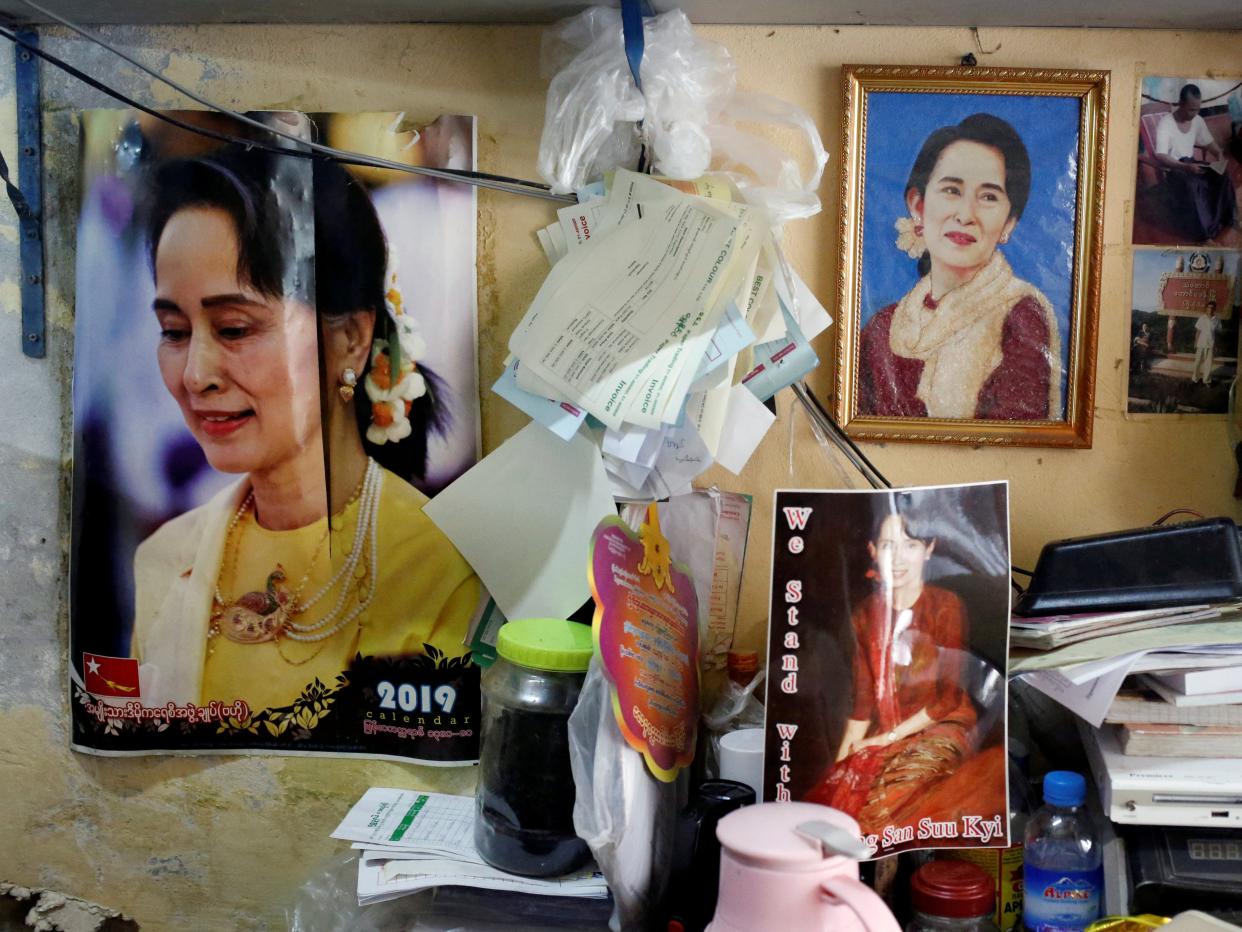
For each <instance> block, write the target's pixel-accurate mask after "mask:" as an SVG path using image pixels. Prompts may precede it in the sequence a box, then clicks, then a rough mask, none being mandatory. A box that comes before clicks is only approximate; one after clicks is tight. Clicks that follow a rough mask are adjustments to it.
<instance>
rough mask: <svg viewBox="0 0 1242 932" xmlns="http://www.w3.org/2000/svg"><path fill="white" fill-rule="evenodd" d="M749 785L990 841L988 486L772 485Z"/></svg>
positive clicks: (993, 636) (999, 559) (991, 545)
mask: <svg viewBox="0 0 1242 932" xmlns="http://www.w3.org/2000/svg"><path fill="white" fill-rule="evenodd" d="M774 540H775V543H774V551H773V600H772V606H771V616H770V619H771V620H770V629H769V631H770V635H769V645H768V649H769V661H768V662H769V670H770V671H771V673H770V675H769V680H768V693H767V739H766V757H765V774H764V776H765V782H764V798H765V799H771V800H790V799H794V800H805V801H809V802H816V803H822V804H824V805H827V806H831V807H833V808H834V809H839V810H841V811H842V812H845V813H846V814H848V815H850V816H851V817H853V818H854V819H856V820H857V821H858V823H859V827H860V830H861V833H862V836H863V838H864V840H866V841H867V842H868V844H869V845H870V846H871V847H872V850H873V852H874V853H875V854H876V855H877V856H881V855H887V854H892V853H895V852H898V851H903V850H907V849H909V848H915V847H963V846H966V847H971V846H997V845H1003V844H1005V839H1006V837H1007V834H1006V833H1007V832H1008V828H1009V817H1008V811H1007V808H1006V787H1007V780H1006V773H1007V770H1006V752H1005V728H1006V722H1005V670H1006V663H1007V649H1008V628H1009V534H1008V494H1007V486H1006V484H1005V483H983V484H978V485H962V486H946V487H937V488H922V489H906V490H899V491H888V490H882V491H875V492H862V491H850V492H842V491H836V492H814V491H780V492H778V493H777V496H776V532H775V538H774Z"/></svg>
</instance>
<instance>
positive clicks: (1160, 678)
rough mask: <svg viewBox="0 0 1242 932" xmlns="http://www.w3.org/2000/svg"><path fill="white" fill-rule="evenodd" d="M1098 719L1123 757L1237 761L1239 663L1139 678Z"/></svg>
mask: <svg viewBox="0 0 1242 932" xmlns="http://www.w3.org/2000/svg"><path fill="white" fill-rule="evenodd" d="M1232 659H1234V660H1238V659H1239V658H1232ZM1104 720H1105V721H1106V722H1109V723H1113V724H1115V725H1117V726H1118V728H1117V730H1118V736H1117V737H1118V740H1119V742H1120V745H1121V750H1122V753H1124V754H1127V755H1134V756H1140V757H1224V758H1242V665H1237V666H1221V667H1206V668H1199V669H1190V670H1177V671H1165V672H1161V673H1149V674H1143V675H1141V676H1139V677H1137V678H1136V679H1135V680H1131V681H1128V682H1127V684H1126V686H1125V687H1123V688H1122V690H1121V691H1119V692H1118V693H1117V696H1116V698H1114V699H1113V702H1112V704H1111V705H1110V706H1109V708H1108V711H1107V712H1106V713H1105V716H1104Z"/></svg>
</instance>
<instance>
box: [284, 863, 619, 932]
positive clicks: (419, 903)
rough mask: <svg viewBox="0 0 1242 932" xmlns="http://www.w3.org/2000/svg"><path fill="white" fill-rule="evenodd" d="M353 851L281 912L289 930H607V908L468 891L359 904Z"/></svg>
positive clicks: (568, 899) (460, 889)
mask: <svg viewBox="0 0 1242 932" xmlns="http://www.w3.org/2000/svg"><path fill="white" fill-rule="evenodd" d="M357 877H358V852H357V851H353V850H347V851H344V852H341V853H340V854H337V855H336V856H334V857H333V858H331V859H330V860H329V861H327V862H326V863H325V864H323V865H322V866H321V867H320V869H319V871H318V873H316V874H315V875H314V876H312V877H311V879H310V880H308V881H307V882H306V883H305V884H303V885H302V887H301V889H299V890H298V892H297V894H296V896H295V897H294V900H293V904H292V905H291V906H290V907H288V908H287V909H286V910H285V917H286V920H287V922H288V925H289V930H290V932H500V930H503V932H549V930H557V929H563V930H566V932H568V930H575V932H582V930H588V929H601V930H602V929H606V928H607V927H608V914H609V910H610V904H609V903H608V901H606V900H590V899H582V898H573V897H564V896H540V895H535V894H522V893H511V892H507V891H503V890H478V889H474V888H472V887H437V888H434V889H431V890H423V891H420V892H418V893H411V894H409V895H408V896H402V897H398V898H397V899H394V900H388V901H386V902H381V903H373V904H371V905H370V906H359V905H358V897H357V894H356V892H355V891H356V890H357Z"/></svg>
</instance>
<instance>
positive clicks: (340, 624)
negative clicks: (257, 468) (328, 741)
mask: <svg viewBox="0 0 1242 932" xmlns="http://www.w3.org/2000/svg"><path fill="white" fill-rule="evenodd" d="M382 488H383V470H381V469H380V467H379V464H378V463H376V462H375V460H373V459H370V458H368V460H367V469H366V473H365V474H364V476H363V480H362V485H361V487H360V489H359V491H358V492H356V493H355V495H354V496H353V497H352V498H351V499H350V502H351V503H352V502H353V501H354V500H355V499H357V500H359V504H358V519H357V523H356V525H355V527H354V540H353V543H352V545H351V546H350V549H349V553H348V554H347V555H346V557H345V560H344V562H343V563H342V564H341V567H340V569H338V570H337V571H336V573H334V574H333V576H332V578H331V579H329V580H328V582H327V583H325V584H324V585H323V586H322V587H321V588H320V589H319V591H318V592H316V593H315V595H313V596H312V597H311V598H310V599H308V600H307V601H306V602H299V601H298V596H299V595H300V594H301V591H302V589H303V588H304V587H305V585H306V582H307V580H308V579H309V578H310V573H311V571H312V570H313V569H314V562H315V560H316V559H317V558H318V556H319V548H316V551H315V554H314V555H313V556H312V558H311V567H310V568H308V569H307V571H306V574H305V575H304V576H303V577H302V581H301V582H300V583H299V584H298V587H297V589H296V591H295V592H294V594H293V596H292V597H291V598H287V597H286V596H284V595H283V594H281V595H280V596H279V597H278V598H276V597H273V598H271V599H269V600H268V602H269V603H270V604H267V605H265V606H263V607H260V608H258V609H255V608H254V607H253V602H254V600H255V599H256V598H257V599H258V600H260V601H262V600H263V594H262V593H247V594H246V595H244V596H242V597H241V598H239V599H237V600H235V601H234V602H232V603H228V602H226V601H225V599H224V597H223V595H222V594H221V593H220V586H219V579H217V584H216V591H215V611H213V613H212V619H211V623H210V625H209V627H208V633H207V637H208V639H211V638H214V637H216V636H217V635H219V634H224V636H225V637H226V638H228V639H229V640H231V641H235V642H237V643H242V644H259V643H263V642H264V641H273V640H278V639H279V638H282V637H287V638H289V639H290V640H293V641H301V642H306V643H313V642H317V641H325V640H327V639H328V638H330V637H332V636H333V635H334V634H336V633H337V632H338V631H341V630H342V629H343V628H345V627H346V626H347V625H349V624H350V623H351V622H353V621H354V619H356V618H357V617H358V616H359V615H361V614H362V613H363V612H364V611H366V610H367V608H369V607H370V604H371V601H372V599H373V598H374V597H375V588H376V553H377V552H378V546H377V538H378V531H377V528H378V524H379V520H378V519H379V501H380V492H381V490H382ZM253 501H254V492H253V491H251V493H250V494H249V495H247V496H246V499H245V501H243V502H242V504H241V506H240V507H239V508H238V509H237V512H236V514H234V515H233V518H232V520H230V522H229V526H228V529H227V531H226V532H225V546H226V548H229V547H230V544H231V542H232V539H233V532H234V530H235V529H236V528H237V526H238V525H239V524H240V522H241V520H242V518H243V517H245V514H246V512H247V511H248V510H249V509H250V507H251V504H252V502H253ZM329 521H330V519H329ZM327 534H328V532H327V530H325V531H324V538H323V540H321V541H320V545H319V547H322V546H323V541H324V540H327ZM238 550H240V547H237V548H234V549H233V563H234V565H236V560H237V551H238ZM364 550H366V551H367V552H368V553H367V568H366V575H367V577H369V580H368V587H367V593H366V595H365V596H364V597H362V598H360V599H359V601H358V604H357V605H356V606H355V607H354V608H353V610H352V611H349V612H348V613H346V614H344V615H343V616H342V614H341V613H342V612H343V611H344V609H345V605H346V602H347V600H348V598H349V594H350V591H351V589H352V587H351V586H350V584H349V581H350V580H352V579H353V578H354V573H355V571H356V570H357V568H358V564H359V562H360V561H361V559H362V555H363V551H364ZM283 578H284V571H283V569H281V568H280V566H279V564H278V565H277V570H276V572H275V573H273V574H272V575H271V576H269V577H268V592H269V594H270V593H273V591H274V588H273V587H274V581H275V580H283ZM342 580H344V583H343V584H342V585H341V590H340V594H339V596H338V597H337V600H336V604H335V605H334V606H333V608H332V611H330V612H329V613H327V614H326V615H324V616H323V617H322V618H320V619H319V620H318V621H316V622H313V623H311V624H305V625H302V624H297V623H296V622H294V621H293V618H294V617H295V616H297V615H301V614H302V613H303V612H305V611H306V610H308V609H309V608H311V607H312V606H313V605H315V604H316V603H317V602H319V601H320V600H321V599H323V598H324V597H325V596H326V595H328V593H330V592H331V591H332V590H333V589H334V588H336V586H337V585H338V584H339V583H342ZM286 603H287V604H286ZM222 619H223V620H224V621H225V624H224V626H223V627H222V626H221V620H222ZM278 646H279V645H278ZM316 653H317V652H316Z"/></svg>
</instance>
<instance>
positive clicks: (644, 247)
mask: <svg viewBox="0 0 1242 932" xmlns="http://www.w3.org/2000/svg"><path fill="white" fill-rule="evenodd" d="M658 208H659V209H657V210H654V211H648V212H647V213H646V214H645V215H643V216H641V217H639V218H638V219H636V220H633V221H631V222H628V223H625V224H623V225H622V226H620V227H619V228H617V229H616V230H614V231H613V232H611V233H610V234H609V235H607V236H604V237H600V238H592V239H591V240H590V241H588V242H586V243H584V244H583V245H582V246H580V247H579V248H578V249H577V250H575V251H574V252H573V253H571V255H569V256H567V257H566V258H565V259H563V260H562V261H560V262H558V263H557V264H556V266H555V267H554V268H553V269H552V272H551V274H550V275H549V276H548V277H547V279H546V280H545V281H544V284H543V286H542V287H541V288H540V290H539V293H538V294H537V295H536V297H535V300H534V302H533V303H532V305H531V307H530V309H529V310H528V311H527V313H526V316H525V317H524V318H523V319H522V322H521V323H520V324H519V325H518V327H517V329H516V330H515V331H514V333H513V335H512V337H511V338H510V340H509V349H510V351H511V352H513V353H514V355H516V356H517V357H518V358H519V359H521V360H522V364H523V368H524V369H526V370H527V371H528V372H530V374H532V375H534V376H537V377H539V378H541V379H543V380H544V381H546V382H547V383H548V384H549V385H551V386H552V387H553V388H554V389H555V390H556V396H557V397H560V398H563V399H564V400H566V401H569V402H570V403H572V404H575V405H577V406H578V407H580V408H584V409H585V410H587V411H588V412H589V413H591V414H593V415H594V416H595V417H596V418H598V419H599V420H600V421H602V422H603V423H604V424H605V425H607V426H608V427H612V428H617V427H619V426H620V425H621V424H622V423H623V422H627V421H628V422H630V423H632V424H637V425H639V426H642V427H659V426H660V425H661V424H665V423H673V422H675V420H676V419H677V416H678V415H679V414H680V412H681V407H682V403H683V402H684V400H685V397H686V394H687V392H688V389H689V387H690V384H691V382H692V381H693V379H694V376H695V374H696V372H697V370H698V365H699V362H700V360H701V359H702V358H703V356H704V354H705V352H706V351H707V348H708V346H709V344H710V342H711V338H712V336H713V334H714V333H715V331H716V328H717V325H718V323H719V321H720V317H721V315H722V314H723V313H724V310H725V306H726V301H725V300H723V299H724V298H726V297H728V298H732V297H733V295H734V294H736V292H737V289H738V288H739V287H740V286H741V278H742V276H743V275H745V274H746V273H747V272H748V271H749V270H750V269H751V268H752V266H753V260H754V258H755V255H756V253H757V251H758V249H759V247H760V242H761V239H762V236H761V230H760V229H759V228H758V227H757V226H756V225H755V224H754V223H753V222H752V221H751V220H750V219H749V218H750V216H751V212H750V211H747V210H745V209H743V210H741V211H735V212H726V211H723V210H719V209H717V208H714V207H712V206H711V205H710V204H708V203H707V202H705V201H703V199H701V198H688V197H684V196H682V197H678V198H676V199H672V200H667V201H660V202H659V204H658ZM733 213H740V214H741V217H740V219H739V218H738V217H735V216H733Z"/></svg>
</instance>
